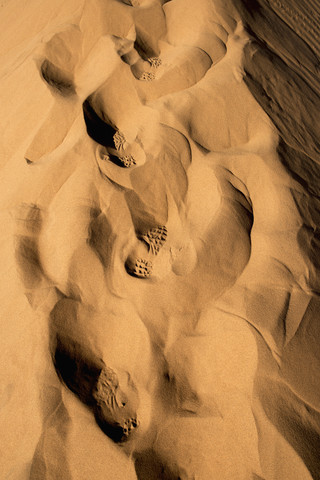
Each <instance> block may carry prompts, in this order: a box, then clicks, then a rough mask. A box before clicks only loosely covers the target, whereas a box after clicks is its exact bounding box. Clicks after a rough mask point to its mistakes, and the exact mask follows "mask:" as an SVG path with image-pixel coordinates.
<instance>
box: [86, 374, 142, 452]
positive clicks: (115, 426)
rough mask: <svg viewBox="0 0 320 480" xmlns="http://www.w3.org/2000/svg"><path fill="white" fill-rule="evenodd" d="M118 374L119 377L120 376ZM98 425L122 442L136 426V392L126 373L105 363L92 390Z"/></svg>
mask: <svg viewBox="0 0 320 480" xmlns="http://www.w3.org/2000/svg"><path fill="white" fill-rule="evenodd" d="M121 377H122V378H121ZM93 398H94V400H95V402H96V404H95V407H94V410H95V416H96V420H97V422H98V424H99V426H100V428H101V429H102V430H103V431H104V432H105V433H106V434H107V435H108V436H109V437H110V438H112V440H113V441H115V442H117V443H118V442H125V441H127V440H128V439H129V437H130V436H131V434H132V433H133V431H135V430H136V429H137V428H138V426H139V420H138V419H137V409H138V406H139V403H140V402H139V395H138V392H137V389H136V387H135V385H134V383H133V382H132V380H131V378H130V376H129V374H126V373H123V374H122V375H121V374H120V375H119V374H117V373H116V372H115V371H114V370H113V369H112V368H110V367H107V366H105V367H104V368H103V369H102V370H101V372H100V375H99V378H98V380H97V383H96V387H95V389H94V392H93Z"/></svg>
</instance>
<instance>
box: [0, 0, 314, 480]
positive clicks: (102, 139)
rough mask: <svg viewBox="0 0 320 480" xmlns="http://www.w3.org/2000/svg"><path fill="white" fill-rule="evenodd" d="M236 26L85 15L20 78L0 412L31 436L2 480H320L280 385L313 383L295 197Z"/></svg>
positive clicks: (203, 11)
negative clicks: (22, 113)
mask: <svg viewBox="0 0 320 480" xmlns="http://www.w3.org/2000/svg"><path fill="white" fill-rule="evenodd" d="M9 6H10V5H7V6H6V8H9ZM12 8H13V7H12ZM241 13H242V12H241V9H240V11H239V12H237V11H236V10H235V8H233V7H232V6H231V5H221V3H220V2H216V3H215V5H212V3H211V2H209V1H207V0H201V2H199V5H198V4H197V8H195V6H194V2H191V1H189V0H188V1H184V2H183V1H182V0H171V1H169V2H161V1H159V2H158V1H142V0H140V2H120V1H116V0H108V1H105V2H101V1H97V0H94V1H93V0H90V1H87V2H85V4H84V8H83V11H82V13H81V14H80V15H79V16H78V15H75V16H74V19H73V24H72V25H61V28H60V27H59V29H57V32H55V33H54V34H52V35H51V36H50V38H48V36H47V37H46V38H45V39H44V43H43V45H42V47H41V49H40V48H39V50H38V51H37V53H36V61H35V62H34V60H33V57H31V56H30V57H28V58H27V60H26V61H24V62H23V63H22V65H21V66H20V67H19V69H18V70H17V71H13V72H11V75H10V76H9V79H10V80H11V82H16V84H19V83H20V82H22V79H23V78H24V77H25V76H26V72H29V74H30V78H31V79H32V82H33V83H34V87H33V88H34V90H33V95H34V97H37V96H38V97H39V100H36V101H35V103H33V104H32V105H30V104H29V103H28V101H27V99H26V95H22V94H20V96H18V95H17V97H16V98H17V99H18V100H19V102H20V104H21V109H26V111H29V112H30V118H32V119H33V125H29V126H27V125H26V128H25V129H20V132H21V131H22V132H23V133H22V134H21V133H20V134H21V142H20V144H19V146H17V153H16V155H14V156H12V157H10V162H9V163H8V164H7V166H6V168H4V169H3V172H2V180H3V185H4V186H6V185H11V187H12V185H13V184H14V180H15V182H16V183H15V184H16V185H17V186H15V187H14V188H13V190H12V188H11V191H10V193H9V192H8V193H7V192H6V191H5V189H3V192H4V193H2V196H3V204H4V205H6V206H7V207H8V208H10V209H11V211H12V210H13V209H14V208H15V210H14V211H15V214H14V215H13V216H12V218H13V220H12V221H11V223H10V219H9V218H8V217H7V216H6V215H5V214H4V223H5V222H7V224H8V225H9V226H10V225H12V226H11V229H12V231H10V230H9V229H8V234H7V236H8V240H7V241H6V242H5V245H8V248H7V249H6V251H8V254H7V259H6V262H7V264H8V265H10V258H12V262H17V264H18V266H19V279H18V278H16V277H14V275H11V276H9V277H8V281H7V283H8V285H7V287H6V288H7V289H8V291H9V289H10V288H12V289H14V288H15V289H16V290H17V291H18V292H19V293H21V298H22V294H23V293H25V294H26V295H27V299H28V301H29V303H30V305H31V307H28V306H27V304H26V303H24V302H23V300H21V301H20V300H19V301H20V303H19V302H18V304H17V306H16V310H17V312H22V311H23V309H24V310H25V313H24V316H25V322H26V327H23V325H24V323H23V322H22V320H21V321H20V320H18V321H17V324H16V325H15V326H11V324H10V321H9V320H10V319H11V316H12V315H13V313H12V311H14V309H12V307H11V309H10V302H9V301H7V302H4V309H6V310H4V312H9V313H8V314H7V318H8V321H6V322H7V323H5V325H4V327H5V329H6V332H7V333H8V334H10V332H11V336H12V338H15V335H16V333H15V332H24V333H23V336H22V338H23V339H25V345H24V346H21V349H20V350H21V351H20V352H18V353H16V355H17V359H18V360H15V361H14V358H15V357H14V354H13V353H10V354H9V353H8V356H7V358H9V359H10V358H12V359H13V361H12V362H10V363H11V364H10V366H9V368H8V369H7V371H6V378H5V382H4V383H5V385H6V386H7V388H6V390H5V392H7V393H6V397H5V396H4V397H3V398H4V412H5V413H6V415H7V418H8V420H7V422H8V421H11V424H10V428H11V430H12V431H18V430H19V428H18V425H19V421H20V420H19V418H20V419H21V421H20V425H21V424H22V423H23V422H25V425H26V428H25V430H26V432H27V438H25V439H23V438H21V439H14V438H13V437H10V441H11V444H10V446H11V447H12V448H11V451H10V449H8V450H7V452H6V453H5V456H4V459H5V461H4V462H3V467H2V468H3V474H4V476H7V475H8V474H9V472H10V471H11V472H12V475H13V477H12V478H30V479H32V480H38V479H46V478H48V479H49V478H61V479H72V480H73V479H75V480H78V479H88V478H95V479H97V480H99V479H100V478H101V479H102V478H103V479H106V478H110V479H111V478H112V479H115V478H125V479H131V478H132V479H136V478H138V479H140V480H143V479H151V480H152V479H153V478H157V479H158V478H163V479H178V478H184V479H193V478H200V479H204V480H206V479H208V480H211V479H212V478H219V479H226V480H227V479H228V480H229V479H233V478H234V479H243V480H247V479H265V480H269V479H270V480H271V479H279V478H283V479H292V480H293V479H296V478H299V479H300V478H301V479H310V478H312V477H311V475H312V476H315V475H316V473H315V472H316V471H317V463H316V459H315V458H314V457H315V455H314V453H313V451H312V450H311V453H310V452H309V453H308V452H307V449H308V446H310V444H311V442H312V440H310V438H311V439H313V440H314V442H316V441H315V438H316V435H317V426H316V419H317V414H316V412H317V411H318V408H319V406H318V400H317V395H316V394H315V391H316V386H315V383H316V382H315V380H314V379H311V377H312V375H310V376H309V377H310V378H309V377H308V375H305V377H304V378H302V376H303V374H301V375H300V374H298V375H295V374H294V373H293V370H294V367H295V365H297V359H299V361H300V360H301V363H303V362H304V361H305V360H304V358H305V356H306V352H305V351H306V349H308V351H309V352H308V355H307V356H306V358H307V361H308V362H309V365H311V366H312V365H316V364H317V361H316V360H314V357H316V355H317V353H316V342H314V343H315V345H314V348H313V342H312V341H311V342H307V344H306V336H307V335H309V332H310V331H311V332H312V333H311V336H312V338H313V339H316V338H317V329H316V326H315V323H316V322H315V319H316V316H315V315H314V313H313V312H315V311H316V298H315V297H312V290H313V283H312V280H313V278H314V277H312V275H311V273H312V271H311V270H310V269H309V264H308V262H307V261H306V256H305V253H304V251H302V250H301V244H300V243H299V232H300V229H301V225H302V224H303V221H304V219H303V214H304V211H303V209H302V208H301V205H300V204H299V202H298V201H297V198H299V197H300V196H301V197H302V198H304V196H305V195H306V193H305V191H303V189H302V187H301V186H300V185H299V184H298V183H297V182H296V181H295V180H294V179H293V178H292V177H291V176H290V174H289V173H288V172H287V171H286V170H285V169H284V168H283V166H282V165H281V163H280V161H279V158H278V155H277V152H276V148H277V142H278V137H277V134H276V129H275V127H273V125H272V124H271V122H270V120H269V118H268V117H267V115H266V114H265V113H264V112H263V110H262V109H261V108H260V107H259V106H258V104H257V103H256V102H255V100H254V99H253V97H252V96H251V94H250V92H249V90H248V88H247V87H246V85H245V83H244V81H243V78H242V77H243V70H242V52H243V48H245V49H246V48H248V47H247V46H248V45H249V46H250V45H251V44H250V43H248V36H247V34H246V33H245V31H244V30H243V27H242V24H241V21H240V18H241ZM93 25H94V26H95V28H93V27H92V26H93ZM54 29H55V27H54ZM10 88H12V87H10V85H9V83H5V82H3V89H4V91H6V89H7V90H8V91H9V92H10ZM7 108H8V107H7ZM48 110H49V113H48V114H47V111H48ZM8 111H9V118H10V116H11V118H12V119H13V120H14V119H15V118H16V115H17V114H16V113H15V112H12V111H11V110H10V109H9V108H8ZM20 122H22V123H23V119H21V120H20ZM276 125H277V124H276ZM277 126H278V125H277ZM18 127H20V124H19V122H18V123H17V127H16V132H17V131H18ZM10 135H12V133H10ZM11 150H12V146H9V147H8V155H9V153H10V151H11ZM23 155H25V157H26V159H27V161H28V163H26V164H23V160H22V157H23ZM8 166H9V167H10V168H9V167H8ZM17 180H18V181H17ZM292 192H293V193H292ZM21 204H22V205H21ZM13 232H14V237H13ZM3 236H4V238H5V234H3ZM11 238H14V242H12V243H10V239H11ZM9 268H10V267H9ZM310 272H311V273H310ZM315 276H316V275H315ZM4 291H6V290H5V288H4ZM8 298H9V296H8ZM19 299H20V297H19ZM20 317H21V314H20ZM20 317H18V319H19V318H20ZM28 332H32V334H31V333H30V334H29V333H28ZM7 342H8V343H7V345H9V346H11V344H10V342H11V343H12V346H11V349H10V351H12V352H13V351H15V352H16V347H14V342H13V341H12V340H10V335H9V337H8V339H7ZM4 343H5V342H4ZM32 348H33V349H34V353H32ZM7 350H8V352H9V349H8V348H7V349H6V350H5V351H7ZM316 358H317V357H316ZM28 359H32V361H30V367H28V366H27V363H28V362H27V360H28ZM32 362H33V363H32ZM15 364H17V365H22V367H20V371H19V370H17V369H15ZM312 369H313V367H312ZM4 370H5V369H4ZM315 371H316V368H315V367H314V371H313V370H312V373H313V378H314V375H316V378H317V373H315ZM22 373H23V374H24V376H25V379H26V380H28V381H23V382H21V379H22ZM10 379H11V380H10ZM13 380H15V381H16V382H17V383H19V384H20V387H19V388H20V390H18V389H15V387H14V386H12V387H9V386H10V385H14V381H13ZM284 383H285V384H286V387H285V388H284ZM27 384H28V385H27ZM271 387H272V391H273V392H274V395H273V394H270V390H269V391H268V389H270V388H271ZM39 392H41V393H40V395H39ZM23 394H24V398H25V401H24V404H23V405H22V401H21V399H20V398H19V395H20V396H21V395H23ZM6 399H7V400H6ZM21 407H23V409H25V408H26V409H27V411H29V412H30V414H31V415H32V416H33V418H34V419H36V421H35V422H34V426H32V425H31V424H30V423H28V419H27V418H25V413H24V412H23V411H22V408H21ZM13 411H16V414H15V415H14V416H13ZM306 412H307V413H306ZM301 419H302V420H301ZM308 425H309V427H310V425H311V427H310V428H309V433H308V435H309V436H306V439H304V438H303V435H302V434H300V433H299V435H300V436H299V435H298V437H297V436H295V435H294V434H292V431H294V430H295V429H296V431H297V432H301V430H302V431H303V429H307V426H308ZM7 426H8V424H7V425H6V424H5V425H4V429H3V431H5V430H6V427H7ZM310 432H311V433H310ZM297 438H298V439H297ZM27 444H28V447H26V445H27ZM271 444H272V445H273V446H274V447H273V448H271V447H270V445H271ZM314 444H316V443H314ZM13 450H15V455H16V457H15V458H14V455H13V454H12V451H13ZM18 457H19V458H21V461H20V460H17V458H18ZM13 465H15V466H14V467H13ZM309 472H311V474H310V473H309ZM4 478H5V477H4ZM315 478H316V477H315Z"/></svg>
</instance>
